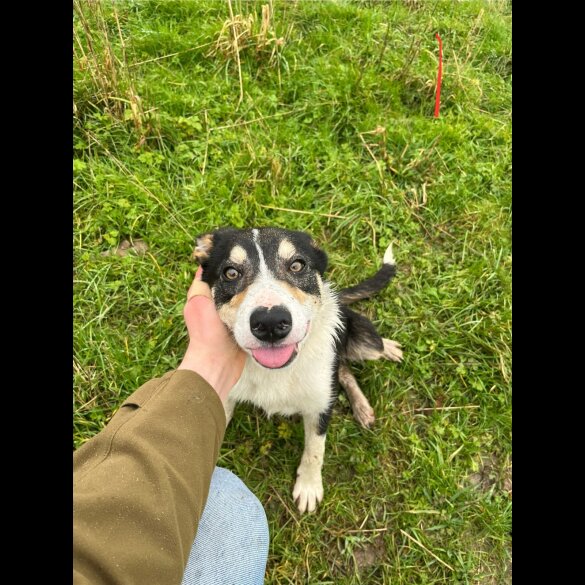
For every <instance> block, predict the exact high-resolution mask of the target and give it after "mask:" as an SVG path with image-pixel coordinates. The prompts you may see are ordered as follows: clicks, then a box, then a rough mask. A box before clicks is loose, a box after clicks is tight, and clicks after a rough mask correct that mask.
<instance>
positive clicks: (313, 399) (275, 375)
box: [229, 356, 333, 416]
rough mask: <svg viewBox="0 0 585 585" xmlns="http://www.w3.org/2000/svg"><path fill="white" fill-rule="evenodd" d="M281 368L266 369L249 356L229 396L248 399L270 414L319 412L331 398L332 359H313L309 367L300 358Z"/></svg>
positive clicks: (236, 399)
mask: <svg viewBox="0 0 585 585" xmlns="http://www.w3.org/2000/svg"><path fill="white" fill-rule="evenodd" d="M300 358H301V356H299V359H297V362H298V363H294V364H291V366H289V367H288V368H285V369H283V370H268V369H266V368H262V367H261V366H258V365H257V364H255V363H254V362H253V361H252V360H253V358H251V357H248V360H247V361H246V366H245V367H244V371H243V373H242V376H241V378H240V380H239V382H238V383H237V384H236V386H235V387H234V389H233V390H232V391H231V393H230V396H229V400H230V401H234V402H251V403H252V404H254V405H256V406H258V407H259V408H262V409H263V410H264V411H265V412H266V414H268V415H269V416H271V415H273V414H284V415H292V414H297V413H301V414H308V415H310V414H318V413H320V412H324V411H325V410H326V409H327V407H328V405H329V401H330V399H331V382H332V373H333V372H332V370H333V363H332V360H326V361H329V363H322V362H321V363H314V364H312V367H311V368H306V367H304V365H303V361H304V360H302V359H300Z"/></svg>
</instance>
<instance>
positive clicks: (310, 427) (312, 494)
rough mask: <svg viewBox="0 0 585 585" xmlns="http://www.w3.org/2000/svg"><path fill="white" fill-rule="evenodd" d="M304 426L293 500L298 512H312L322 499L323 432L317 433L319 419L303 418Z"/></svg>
mask: <svg viewBox="0 0 585 585" xmlns="http://www.w3.org/2000/svg"><path fill="white" fill-rule="evenodd" d="M303 422H304V425H305V450H304V452H303V457H302V458H301V464H300V465H299V468H298V469H297V481H296V483H295V487H294V489H293V498H294V500H295V502H296V503H297V507H298V509H299V512H300V513H301V514H302V513H304V512H314V511H315V508H316V507H317V503H318V502H320V501H321V500H322V499H323V481H322V479H321V468H322V467H323V455H324V453H325V432H322V433H320V432H319V430H320V429H319V417H318V416H317V417H312V416H303Z"/></svg>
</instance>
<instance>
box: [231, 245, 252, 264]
mask: <svg viewBox="0 0 585 585" xmlns="http://www.w3.org/2000/svg"><path fill="white" fill-rule="evenodd" d="M247 259H248V253H247V252H246V250H244V248H242V246H234V247H233V248H232V251H231V252H230V262H233V263H234V264H243V263H244V262H245V261H246V260H247Z"/></svg>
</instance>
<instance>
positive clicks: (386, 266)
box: [339, 244, 396, 305]
mask: <svg viewBox="0 0 585 585" xmlns="http://www.w3.org/2000/svg"><path fill="white" fill-rule="evenodd" d="M383 262H384V263H383V264H382V268H380V270H378V272H376V274H374V276H372V277H370V278H367V279H366V280H364V281H363V282H360V283H359V284H357V285H356V286H350V287H349V288H344V289H342V290H341V291H339V300H340V301H341V304H342V305H349V304H351V303H355V302H356V301H361V300H362V299H367V298H369V297H371V296H373V295H375V294H376V293H377V292H380V291H381V290H382V289H383V288H384V287H385V286H386V285H387V284H388V283H389V282H390V281H391V280H392V278H393V277H394V275H395V274H396V262H395V261H394V256H393V254H392V244H390V245H389V246H388V248H387V249H386V252H385V253H384V260H383Z"/></svg>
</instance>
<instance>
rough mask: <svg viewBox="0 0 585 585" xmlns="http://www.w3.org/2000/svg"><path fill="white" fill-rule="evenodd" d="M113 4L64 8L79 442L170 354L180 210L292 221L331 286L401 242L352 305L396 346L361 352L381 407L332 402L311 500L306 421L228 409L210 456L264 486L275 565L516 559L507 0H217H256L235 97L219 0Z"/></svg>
mask: <svg viewBox="0 0 585 585" xmlns="http://www.w3.org/2000/svg"><path fill="white" fill-rule="evenodd" d="M100 6H101V8H102V13H101V16H100V14H99V11H98V10H97V8H99V7H100ZM114 6H115V10H114V9H113V7H112V4H109V3H106V2H104V3H102V4H101V5H96V4H95V3H93V2H89V1H88V0H86V1H85V2H82V3H81V8H82V10H83V12H84V14H85V19H86V28H85V29H84V28H83V27H82V24H81V21H80V15H79V13H76V16H75V22H74V26H75V32H76V44H75V48H76V53H75V54H76V56H75V91H74V102H75V108H74V110H75V117H74V133H75V134H74V156H75V160H74V177H75V178H74V180H75V199H74V203H75V210H74V225H75V232H74V250H75V252H74V254H75V256H74V257H75V285H74V303H75V330H74V343H75V360H74V374H75V380H74V381H75V384H74V388H75V390H74V443H75V446H78V445H80V444H81V443H83V442H84V441H85V440H87V439H88V438H90V437H91V436H93V435H94V434H95V433H97V432H99V430H100V429H102V428H103V427H104V425H105V424H106V423H107V422H108V420H109V419H110V417H111V416H112V414H113V412H114V411H115V409H116V408H117V406H118V405H119V404H120V402H121V401H122V399H123V398H124V397H126V396H127V395H128V394H130V393H131V392H132V391H134V390H135V389H136V388H137V387H138V386H139V385H141V384H142V383H144V382H145V381H146V380H148V379H150V378H151V377H154V376H158V375H161V374H163V373H164V372H165V371H168V370H169V369H172V368H174V367H176V365H177V364H178V362H179V360H180V357H181V355H182V352H183V351H184V349H185V344H186V331H185V327H184V324H183V320H182V314H181V311H182V304H183V300H184V298H185V291H186V289H187V287H188V285H189V283H190V282H191V279H192V277H193V274H194V266H193V264H192V262H191V261H190V254H191V252H192V249H193V245H194V244H193V242H194V237H195V236H196V235H197V234H199V233H201V232H205V231H208V230H210V229H213V228H215V227H219V226H225V225H234V226H237V227H244V226H265V225H275V226H280V227H286V228H291V229H302V230H307V231H309V232H311V233H312V234H313V235H314V236H315V238H316V239H317V240H318V241H319V242H321V243H322V245H323V246H324V247H325V248H326V250H327V251H328V253H329V256H330V266H331V268H330V270H329V273H328V274H329V278H330V279H331V280H332V281H333V282H335V283H337V284H338V285H340V286H343V285H349V284H354V283H356V282H358V281H359V280H360V279H362V278H363V277H364V276H366V275H368V274H370V273H372V272H374V271H375V269H376V268H377V267H378V266H379V264H380V261H381V256H382V254H383V251H384V249H385V247H386V246H387V245H388V244H389V243H390V242H391V241H393V242H394V243H395V245H394V252H395V256H396V258H397V262H398V274H397V277H396V279H395V280H394V281H393V283H392V284H391V286H390V287H389V288H388V289H386V290H385V291H384V292H383V293H381V294H380V295H379V296H378V297H377V298H376V300H373V301H369V302H366V303H362V304H361V306H359V307H358V308H359V310H361V311H363V312H364V313H365V314H367V315H368V316H370V317H371V318H372V319H373V320H374V321H375V323H376V325H377V327H378V329H379V331H380V332H381V333H382V334H383V335H384V336H386V337H390V338H392V339H396V340H398V341H400V342H401V343H402V344H403V346H404V351H405V361H404V363H403V364H400V365H396V364H391V363H388V362H386V363H381V362H370V363H367V364H364V365H360V366H358V367H356V368H355V372H356V375H357V377H358V380H359V381H360V384H361V386H362V388H363V389H364V392H365V393H366V395H367V396H368V397H369V398H370V400H371V402H372V405H373V407H374V409H375V411H376V414H377V417H378V418H377V423H376V426H375V428H374V429H373V430H372V431H366V430H363V429H361V428H360V427H358V425H357V424H356V423H355V422H354V421H353V419H352V417H351V411H350V408H349V405H348V402H347V400H346V399H345V398H344V397H342V398H341V399H340V401H339V402H338V404H337V406H336V408H335V415H334V417H333V420H332V423H331V426H330V430H329V433H328V439H327V445H328V447H327V450H326V458H325V465H324V470H323V473H324V483H325V499H324V502H323V504H322V505H321V507H320V508H319V510H318V512H317V513H316V514H315V515H313V516H306V517H299V516H298V514H297V513H296V512H295V511H294V506H293V503H292V501H291V491H292V486H293V481H294V476H295V469H296V466H297V464H298V461H299V458H300V455H301V452H302V444H303V436H302V425H300V424H299V423H298V422H295V421H290V420H286V419H281V418H278V417H276V418H274V419H272V420H267V419H266V418H265V417H264V416H263V415H262V414H261V413H259V412H257V411H255V410H254V409H253V408H251V407H240V408H238V409H237V411H236V416H235V419H234V421H233V422H232V424H231V425H230V427H229V428H228V430H227V432H226V437H225V441H224V444H223V447H222V452H221V458H220V462H219V464H220V465H222V466H224V467H227V468H229V469H231V470H233V471H234V472H235V473H237V474H238V475H239V476H240V477H241V478H242V479H243V480H244V481H245V482H246V483H247V485H248V486H249V487H250V488H251V489H252V491H253V492H254V493H256V494H257V496H258V497H259V498H260V500H261V501H262V503H263V504H264V506H265V508H266V511H267V515H268V519H269V522H270V530H271V545H270V557H269V562H268V568H267V578H266V582H267V583H311V584H316V583H322V584H325V583H336V584H337V583H341V584H343V583H348V584H349V583H363V584H375V583H388V584H390V583H392V584H398V583H404V584H409V585H414V584H421V585H422V584H425V585H427V584H435V583H469V584H472V583H473V584H474V583H482V584H489V585H492V584H494V585H495V584H501V583H507V582H510V580H511V537H510V536H509V533H510V531H511V389H510V383H511V382H510V377H511V366H510V351H511V333H510V319H511V316H510V313H511V307H510V305H511V284H510V277H511V241H510V229H511V149H510V146H511V7H510V4H509V3H508V2H505V1H500V2H498V1H493V2H479V1H467V2H450V1H448V2H443V1H439V2H436V1H427V2H424V1H423V2H412V1H410V2H409V1H387V2H373V1H361V2H359V1H355V2H350V1H338V2H333V1H331V2H309V1H296V2H294V1H289V2H284V1H276V0H275V1H274V2H273V8H274V14H273V19H272V21H271V22H270V26H269V29H268V32H267V34H266V35H265V36H264V37H263V39H261V38H259V37H258V36H254V35H258V33H259V30H260V22H261V7H262V2H260V1H251V2H244V1H242V2H239V1H238V0H233V11H234V14H235V15H238V14H239V15H244V16H246V15H249V14H255V15H256V16H257V20H256V21H255V23H254V24H253V25H252V30H251V35H252V36H249V37H248V39H247V41H246V43H247V44H246V46H243V47H241V51H240V54H239V58H240V61H241V65H240V66H241V74H242V90H243V97H242V100H241V103H240V83H239V76H238V64H237V60H236V53H235V52H233V51H231V52H230V51H229V50H227V49H226V48H225V46H224V47H223V48H222V47H220V48H219V49H216V47H217V45H216V42H217V40H218V38H219V36H220V33H221V31H222V28H223V25H224V23H225V22H226V20H228V19H229V7H228V4H227V3H224V2H219V1H217V2H211V1H209V0H201V1H161V0H159V1H154V0H151V1H147V0H144V1H138V0H135V1H118V2H116V3H115V4H114ZM116 17H117V21H116ZM117 22H118V23H119V28H118V24H117ZM88 31H89V32H88ZM436 31H439V33H440V34H441V36H442V38H443V43H444V81H443V91H442V106H441V116H440V117H439V118H438V119H434V118H433V116H432V113H433V106H434V84H435V77H436V70H437V52H438V51H437V44H436V41H435V38H434V34H435V32H436ZM88 34H89V35H91V38H90V39H89V42H90V43H91V48H90V46H89V44H88ZM224 34H225V31H224ZM280 38H282V39H284V42H283V43H280V44H279V43H276V42H275V39H280ZM220 40H221V39H220ZM82 48H83V51H82ZM92 51H93V53H92ZM108 55H110V56H111V58H110V61H108V60H107V56H108ZM376 128H380V129H379V130H378V132H377V133H371V132H372V131H373V130H375V129H376ZM364 143H365V144H367V146H368V148H369V151H368V148H366V146H365V145H364ZM374 159H375V160H374ZM423 193H426V202H425V203H424V204H423ZM275 208H286V209H288V210H296V211H301V212H302V213H295V212H293V211H282V210H278V209H275ZM138 238H140V239H142V240H144V241H145V242H146V243H147V245H148V247H149V249H148V252H147V253H146V254H142V255H139V254H134V253H130V254H128V255H126V256H124V257H119V256H117V255H115V254H109V255H105V254H104V253H106V252H108V251H111V250H113V249H115V248H116V247H117V246H118V245H119V244H120V242H122V241H123V240H124V239H138Z"/></svg>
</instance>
